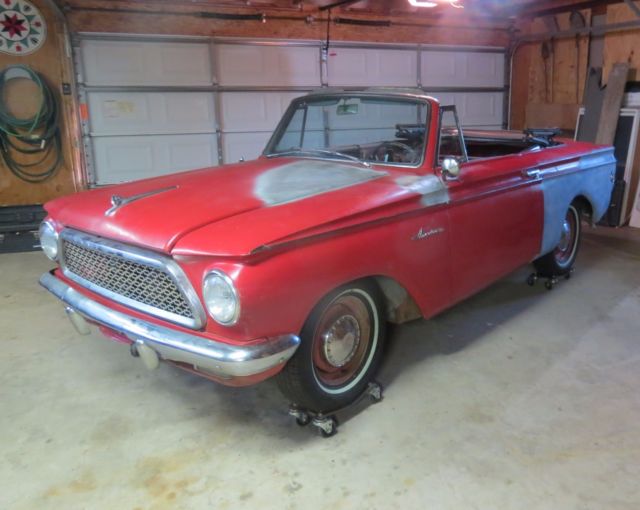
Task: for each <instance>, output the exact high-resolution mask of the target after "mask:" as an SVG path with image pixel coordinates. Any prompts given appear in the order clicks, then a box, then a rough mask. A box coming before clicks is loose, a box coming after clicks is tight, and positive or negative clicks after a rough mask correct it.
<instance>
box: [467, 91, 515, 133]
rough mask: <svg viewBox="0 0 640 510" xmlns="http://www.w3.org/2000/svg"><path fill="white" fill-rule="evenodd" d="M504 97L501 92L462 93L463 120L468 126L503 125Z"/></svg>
mask: <svg viewBox="0 0 640 510" xmlns="http://www.w3.org/2000/svg"><path fill="white" fill-rule="evenodd" d="M503 98H504V95H503V93H501V92H481V93H467V94H460V101H459V103H460V104H461V105H462V106H461V110H462V112H461V116H462V119H463V120H461V122H462V123H463V124H464V125H468V126H482V125H501V124H502V117H503V115H502V110H503Z"/></svg>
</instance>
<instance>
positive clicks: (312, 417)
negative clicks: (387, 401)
mask: <svg viewBox="0 0 640 510" xmlns="http://www.w3.org/2000/svg"><path fill="white" fill-rule="evenodd" d="M367 397H369V399H370V400H371V402H372V403H377V402H380V401H381V400H382V386H381V385H380V383H377V382H373V381H372V382H370V383H369V385H368V386H367V388H366V390H365V391H364V392H362V395H360V396H359V397H358V398H357V399H356V400H355V401H354V402H353V403H351V404H349V405H348V406H346V407H344V408H342V409H336V410H335V411H332V412H331V413H329V414H325V413H318V412H315V411H311V410H309V409H302V408H300V407H298V406H297V405H295V404H292V405H291V407H289V416H292V417H293V418H295V420H296V424H297V425H298V426H300V427H306V426H307V425H313V426H314V427H315V428H316V429H317V430H318V431H320V435H322V437H325V438H326V437H331V436H334V435H335V434H336V433H337V432H338V418H336V415H335V413H337V412H339V411H341V410H343V409H348V408H351V407H353V406H355V405H356V404H357V403H359V402H362V401H363V400H364V399H365V398H367Z"/></svg>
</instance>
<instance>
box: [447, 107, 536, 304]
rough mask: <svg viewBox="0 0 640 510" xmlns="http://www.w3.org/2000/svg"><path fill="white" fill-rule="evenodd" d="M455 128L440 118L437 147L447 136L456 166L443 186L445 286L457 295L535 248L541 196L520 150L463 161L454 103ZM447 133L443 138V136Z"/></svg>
mask: <svg viewBox="0 0 640 510" xmlns="http://www.w3.org/2000/svg"><path fill="white" fill-rule="evenodd" d="M447 113H452V114H453V122H455V128H454V129H453V130H449V131H447V130H448V129H449V128H448V127H447V123H446V122H445V121H441V137H440V138H441V142H440V146H441V150H440V152H439V157H438V159H439V167H440V171H441V172H442V168H441V166H442V165H441V163H442V160H444V159H445V158H444V156H445V154H443V151H444V150H447V144H451V142H452V137H454V138H456V139H457V143H458V144H459V147H458V149H457V152H458V154H457V155H456V154H455V152H456V150H455V149H453V152H454V154H453V155H454V156H456V159H457V160H458V161H459V167H460V172H459V175H458V176H457V177H455V178H451V177H447V175H446V174H447V173H446V172H444V174H443V178H444V179H445V182H446V185H447V188H448V191H449V200H450V202H449V208H448V214H449V221H448V224H449V229H450V235H449V240H450V260H451V286H452V289H451V291H452V298H453V301H454V302H455V301H460V300H462V299H465V298H466V297H468V296H470V295H471V294H473V293H475V292H477V291H478V290H480V289H482V288H483V287H486V286H487V285H489V284H491V283H492V282H493V281H495V280H497V279H498V278H500V277H502V276H504V275H506V274H508V273H509V272H511V271H513V270H514V269H516V268H517V267H519V266H521V265H524V264H526V263H528V262H530V261H531V260H532V259H533V258H534V257H535V256H536V255H537V254H538V252H539V249H540V241H541V236H542V225H543V197H542V191H541V190H540V186H539V183H538V181H536V180H535V179H534V178H531V177H530V176H528V175H527V162H528V158H526V156H525V157H522V156H521V155H511V156H503V157H493V158H486V159H477V160H474V161H469V160H468V157H467V153H466V147H465V144H464V136H463V132H462V130H460V128H459V121H458V119H457V115H456V113H455V109H453V110H451V109H447V108H446V107H445V108H444V109H443V111H442V115H443V116H445V115H446V114H447ZM447 133H449V134H447ZM447 138H448V139H447Z"/></svg>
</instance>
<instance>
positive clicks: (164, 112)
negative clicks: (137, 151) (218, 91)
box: [88, 92, 215, 135]
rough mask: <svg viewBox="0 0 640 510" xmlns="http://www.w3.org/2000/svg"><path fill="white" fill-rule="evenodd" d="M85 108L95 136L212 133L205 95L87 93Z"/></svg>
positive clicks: (208, 96)
mask: <svg viewBox="0 0 640 510" xmlns="http://www.w3.org/2000/svg"><path fill="white" fill-rule="evenodd" d="M88 105H89V119H90V123H91V130H92V133H93V134H94V135H105V134H107V135H110V134H151V133H185V132H191V133H201V132H213V131H215V114H214V100H213V96H212V95H211V94H209V93H206V92H188V93H187V92H90V93H89V94H88Z"/></svg>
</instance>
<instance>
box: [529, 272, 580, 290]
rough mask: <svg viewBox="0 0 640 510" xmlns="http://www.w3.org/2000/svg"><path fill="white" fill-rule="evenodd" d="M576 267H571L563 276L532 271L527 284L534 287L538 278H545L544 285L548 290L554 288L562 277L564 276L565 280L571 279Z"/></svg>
mask: <svg viewBox="0 0 640 510" xmlns="http://www.w3.org/2000/svg"><path fill="white" fill-rule="evenodd" d="M573 271H574V269H573V268H571V269H570V270H569V272H568V273H566V274H565V275H563V276H562V277H560V276H557V275H553V276H546V275H542V274H540V273H531V274H530V275H529V276H528V277H527V285H529V287H533V286H534V285H535V284H536V282H537V281H538V280H540V279H541V278H544V279H545V282H544V286H545V288H546V289H547V290H553V288H554V287H555V286H556V285H557V284H558V282H559V281H560V278H564V279H565V280H569V279H570V278H571V275H572V274H573Z"/></svg>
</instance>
